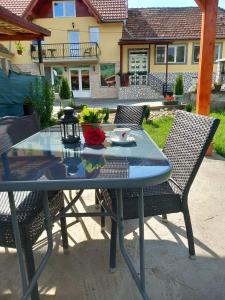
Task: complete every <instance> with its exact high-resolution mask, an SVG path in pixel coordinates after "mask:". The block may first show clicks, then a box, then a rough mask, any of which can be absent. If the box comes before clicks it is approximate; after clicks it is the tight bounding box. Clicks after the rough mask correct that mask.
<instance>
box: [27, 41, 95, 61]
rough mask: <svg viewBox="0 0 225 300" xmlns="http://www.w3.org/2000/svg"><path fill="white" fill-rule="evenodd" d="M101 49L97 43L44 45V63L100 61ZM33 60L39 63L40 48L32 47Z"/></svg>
mask: <svg viewBox="0 0 225 300" xmlns="http://www.w3.org/2000/svg"><path fill="white" fill-rule="evenodd" d="M99 55H100V48H99V46H98V44H97V43H57V44H44V45H42V57H43V61H44V62H51V61H54V62H55V61H74V60H75V61H93V62H95V61H98V58H99ZM31 58H32V60H33V61H34V62H37V61H38V46H37V45H35V46H34V45H31Z"/></svg>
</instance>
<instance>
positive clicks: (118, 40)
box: [0, 0, 225, 99]
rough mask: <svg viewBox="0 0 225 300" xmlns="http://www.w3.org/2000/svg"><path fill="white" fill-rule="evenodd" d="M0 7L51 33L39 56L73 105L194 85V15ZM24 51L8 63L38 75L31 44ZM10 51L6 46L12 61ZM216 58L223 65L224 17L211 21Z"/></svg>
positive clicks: (82, 0)
mask: <svg viewBox="0 0 225 300" xmlns="http://www.w3.org/2000/svg"><path fill="white" fill-rule="evenodd" d="M0 4H1V5H4V6H5V7H7V8H8V9H11V10H12V11H13V12H15V13H17V14H18V15H21V16H23V17H25V18H27V19H29V20H32V22H33V23H35V24H38V25H41V26H42V27H45V28H47V29H49V30H50V31H51V37H47V38H46V39H45V41H44V42H43V43H42V51H41V53H42V56H43V62H44V66H45V74H46V77H48V78H49V80H51V82H52V84H53V85H54V86H55V91H56V92H57V91H58V89H59V84H60V80H61V78H62V76H66V77H67V78H68V80H69V83H70V86H71V90H72V91H73V93H74V96H75V97H92V98H127V99H134V98H140V99H141V98H142V99H144V98H158V97H159V96H160V95H162V89H163V84H164V87H165V82H166V77H167V82H168V86H169V87H170V86H171V85H172V84H173V83H174V81H175V79H176V77H177V75H178V74H179V73H183V74H184V83H185V90H188V88H189V87H190V86H191V85H192V83H193V82H194V81H196V80H197V72H198V61H199V39H200V30H201V12H200V10H199V9H198V8H197V7H196V8H193V7H189V8H188V7H187V8H142V9H137V8H135V9H129V10H128V8H127V0H105V1H98V0H75V1H74V0H69V1H63V0H60V1H51V0H35V1H29V0H20V1H6V0H0ZM23 44H24V45H25V47H26V50H25V52H24V54H23V55H22V56H21V55H17V54H16V55H15V56H14V57H13V58H12V63H13V64H16V65H19V66H20V68H23V69H24V70H25V71H31V72H32V73H39V64H38V47H37V42H35V41H34V42H33V44H32V45H30V44H29V43H23ZM6 45H7V43H6V44H5V46H6ZM14 47H15V45H14V44H11V51H12V52H14V53H15V52H16V51H15V48H14ZM221 57H225V11H224V10H223V9H219V14H218V21H217V41H216V51H215V60H216V59H219V58H221ZM166 69H167V70H168V72H166ZM214 71H216V65H215V70H214ZM166 73H167V74H168V76H166ZM118 74H120V77H119V76H117V75H118ZM170 84H171V85H170Z"/></svg>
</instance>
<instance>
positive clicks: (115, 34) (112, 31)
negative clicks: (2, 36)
mask: <svg viewBox="0 0 225 300" xmlns="http://www.w3.org/2000/svg"><path fill="white" fill-rule="evenodd" d="M33 22H34V23H35V24H38V25H40V26H42V27H44V28H47V29H49V30H50V31H51V36H50V37H46V38H45V41H46V43H47V44H51V43H68V42H69V34H68V31H79V32H80V43H85V42H89V41H90V38H89V27H99V30H100V41H99V47H100V50H101V55H100V62H117V61H119V55H120V52H119V51H120V50H119V46H118V41H119V40H120V38H121V36H122V28H123V25H122V23H101V24H99V23H97V21H96V19H95V18H94V17H79V18H74V17H71V18H43V19H36V20H34V21H33ZM72 23H74V25H75V26H74V28H73V27H72ZM21 43H22V44H23V45H24V46H25V48H26V50H25V51H24V53H23V55H22V56H21V55H15V57H14V59H13V63H14V64H31V63H32V61H31V57H30V44H31V43H30V42H21ZM6 45H7V43H6ZM12 51H13V52H15V53H16V48H15V43H14V42H12Z"/></svg>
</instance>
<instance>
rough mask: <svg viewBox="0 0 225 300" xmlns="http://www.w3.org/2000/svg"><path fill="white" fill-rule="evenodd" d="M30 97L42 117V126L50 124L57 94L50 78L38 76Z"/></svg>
mask: <svg viewBox="0 0 225 300" xmlns="http://www.w3.org/2000/svg"><path fill="white" fill-rule="evenodd" d="M29 97H30V98H31V101H32V103H33V107H34V109H35V110H36V111H37V114H38V116H39V118H40V123H41V127H42V128H45V127H48V126H50V125H51V117H52V111H53V105H54V100H55V95H54V91H53V88H52V86H51V85H50V83H49V82H48V80H46V79H45V78H37V79H36V80H35V81H34V83H32V84H31V86H30V95H29Z"/></svg>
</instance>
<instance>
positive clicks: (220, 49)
mask: <svg viewBox="0 0 225 300" xmlns="http://www.w3.org/2000/svg"><path fill="white" fill-rule="evenodd" d="M217 46H219V57H218V58H216V59H215V60H214V64H215V63H216V60H217V59H220V58H222V51H223V43H222V42H218V43H216V44H215V47H217ZM194 47H199V55H200V44H198V43H193V45H192V64H194V65H197V64H199V61H198V62H197V61H194ZM215 50H216V49H215ZM214 55H215V53H214Z"/></svg>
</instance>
